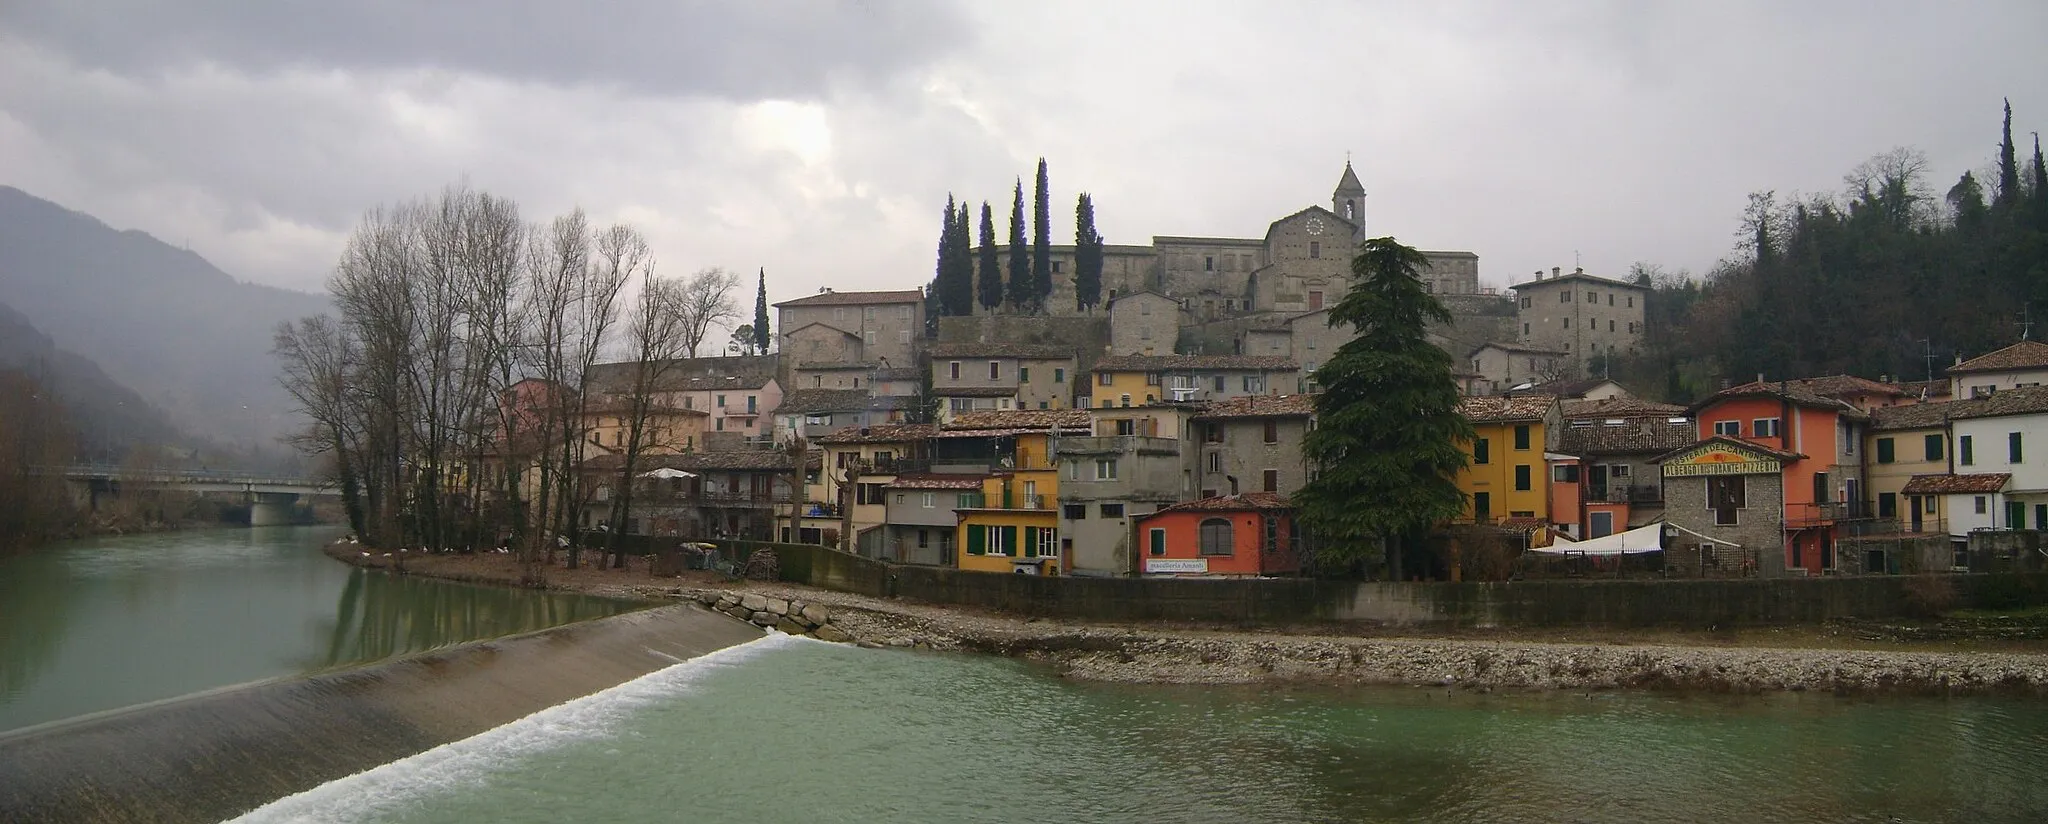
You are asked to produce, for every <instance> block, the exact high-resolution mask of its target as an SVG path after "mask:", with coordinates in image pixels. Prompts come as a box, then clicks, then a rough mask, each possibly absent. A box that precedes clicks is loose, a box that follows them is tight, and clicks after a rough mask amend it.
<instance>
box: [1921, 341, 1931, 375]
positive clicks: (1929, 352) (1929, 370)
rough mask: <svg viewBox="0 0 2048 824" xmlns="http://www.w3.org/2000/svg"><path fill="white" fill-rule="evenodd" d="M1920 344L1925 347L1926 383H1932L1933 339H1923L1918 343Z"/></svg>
mask: <svg viewBox="0 0 2048 824" xmlns="http://www.w3.org/2000/svg"><path fill="white" fill-rule="evenodd" d="M1920 344H1921V345H1922V346H1925V347H1927V382H1928V383H1933V382H1934V339H1933V338H1924V339H1922V340H1921V341H1920Z"/></svg>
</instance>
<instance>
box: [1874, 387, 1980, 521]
mask: <svg viewBox="0 0 2048 824" xmlns="http://www.w3.org/2000/svg"><path fill="white" fill-rule="evenodd" d="M1967 403H1970V401H1951V402H1948V403H1921V404H1911V405H1907V406H1883V407H1878V408H1876V409H1872V410H1870V429H1869V431H1868V433H1867V434H1865V435H1864V444H1863V446H1864V452H1863V456H1864V460H1865V461H1866V462H1867V463H1866V466H1867V467H1868V469H1866V470H1865V471H1864V483H1865V484H1867V485H1868V488H1869V490H1870V500H1872V501H1875V502H1876V503H1877V517H1879V518H1896V519H1897V520H1898V522H1899V524H1900V526H1901V527H1903V528H1904V529H1905V530H1906V531H1908V532H1943V531H1945V529H1946V524H1947V522H1948V512H1947V511H1946V510H1945V507H1946V506H1947V503H1946V498H1947V497H1948V496H1946V495H1914V494H1908V493H1907V490H1906V485H1907V484H1908V483H1910V482H1911V481H1912V480H1913V476H1915V475H1947V474H1949V473H1950V472H1951V471H1952V468H1951V466H1950V463H1949V461H1950V456H1949V454H1948V416H1949V413H1950V411H1952V407H1954V406H1956V405H1957V404H1967Z"/></svg>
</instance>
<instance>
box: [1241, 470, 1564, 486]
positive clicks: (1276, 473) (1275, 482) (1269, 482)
mask: <svg viewBox="0 0 2048 824" xmlns="http://www.w3.org/2000/svg"><path fill="white" fill-rule="evenodd" d="M1525 468H1526V467H1525ZM1259 486H1260V487H1262V488H1263V489H1264V490H1265V491H1267V492H1279V491H1280V470H1278V469H1268V470H1266V471H1264V472H1260V473H1259Z"/></svg>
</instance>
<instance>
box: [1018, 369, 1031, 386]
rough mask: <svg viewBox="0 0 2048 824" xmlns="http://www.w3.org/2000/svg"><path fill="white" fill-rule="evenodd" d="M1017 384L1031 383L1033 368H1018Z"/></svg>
mask: <svg viewBox="0 0 2048 824" xmlns="http://www.w3.org/2000/svg"><path fill="white" fill-rule="evenodd" d="M1017 382H1018V383H1030V382H1031V367H1029V366H1019V367H1017Z"/></svg>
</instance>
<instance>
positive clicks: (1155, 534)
mask: <svg viewBox="0 0 2048 824" xmlns="http://www.w3.org/2000/svg"><path fill="white" fill-rule="evenodd" d="M1149 534H1150V536H1151V539H1150V540H1148V541H1146V545H1147V546H1149V547H1150V548H1151V550H1150V551H1151V553H1152V554H1153V555H1155V556H1156V555H1165V554H1166V530H1164V529H1160V528H1158V527H1153V528H1152V529H1151V531H1150V532H1149Z"/></svg>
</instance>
